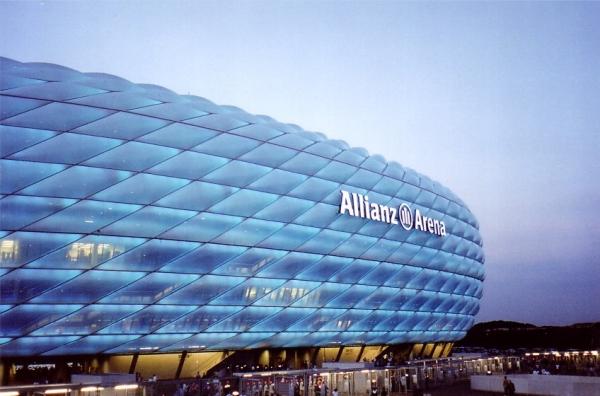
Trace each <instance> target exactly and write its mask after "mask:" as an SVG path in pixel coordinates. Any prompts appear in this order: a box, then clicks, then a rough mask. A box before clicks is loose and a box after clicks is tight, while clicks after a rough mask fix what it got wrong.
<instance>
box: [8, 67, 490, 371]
mask: <svg viewBox="0 0 600 396" xmlns="http://www.w3.org/2000/svg"><path fill="white" fill-rule="evenodd" d="M0 62H1V63H0V70H1V73H2V74H1V77H0V90H1V91H0V112H1V114H0V117H1V121H0V142H1V144H0V151H1V156H2V159H1V160H0V161H1V162H0V176H1V177H0V182H1V191H0V194H1V195H0V198H1V199H0V229H1V230H2V231H0V237H1V239H0V265H1V269H0V285H1V288H0V293H1V295H0V297H1V301H0V356H1V357H2V360H3V364H4V365H5V366H6V365H10V364H13V363H17V362H32V361H34V360H35V361H38V362H41V361H44V362H45V361H57V359H58V360H61V359H62V361H66V360H69V359H71V360H72V359H80V361H82V362H85V363H84V364H89V365H94V364H95V365H96V367H97V368H99V369H100V370H103V371H123V372H142V373H144V374H148V373H151V372H159V373H160V374H161V375H162V376H163V377H180V376H186V375H187V376H193V375H194V373H196V372H198V371H202V372H206V371H208V370H210V369H213V368H214V367H217V366H218V365H219V364H223V363H224V362H234V361H235V359H236V356H237V358H238V359H240V357H243V361H255V362H257V364H259V363H260V364H263V363H265V362H266V364H272V363H273V362H284V363H285V364H286V366H288V367H301V366H302V365H303V364H304V363H305V362H311V363H312V362H316V363H319V362H322V361H326V360H327V361H329V360H334V361H348V362H357V361H363V360H372V359H376V358H378V357H379V356H381V355H382V354H384V353H388V354H390V353H394V354H395V356H402V357H404V358H408V357H418V356H421V357H439V356H446V355H448V353H449V352H450V349H451V346H452V343H453V342H454V341H457V340H460V339H461V338H462V337H464V335H465V334H466V331H467V330H468V329H469V328H470V327H471V326H472V325H473V321H474V316H475V314H476V313H477V312H478V309H479V300H480V298H481V296H482V283H483V280H484V267H483V263H484V253H483V249H482V240H481V236H480V233H479V230H478V223H477V220H476V219H475V217H474V216H473V214H472V213H471V212H470V211H469V209H468V208H467V206H466V205H465V204H464V202H463V201H462V200H461V199H460V198H458V197H457V196H456V195H455V194H453V193H452V192H451V191H450V190H449V189H448V188H446V187H444V186H442V185H440V184H439V183H437V182H435V181H432V180H431V179H430V178H428V177H427V176H424V175H422V174H419V173H417V172H415V171H414V170H412V169H409V168H406V167H404V166H402V165H400V164H399V163H397V162H394V161H388V160H386V159H385V158H383V157H382V156H380V155H370V154H369V153H368V152H367V150H366V149H363V148H353V147H350V146H349V145H348V144H347V143H346V142H344V141H341V140H330V139H328V138H327V137H326V136H325V135H323V134H322V133H318V132H309V131H305V130H303V129H301V128H300V127H298V126H296V125H291V124H284V123H280V122H277V121H275V120H273V119H272V118H270V117H267V116H262V115H252V114H248V113H246V112H244V111H243V110H241V109H239V108H236V107H232V106H221V105H216V104H214V103H212V102H211V101H209V100H207V99H204V98H202V97H198V96H191V95H178V94H176V93H174V92H172V91H170V90H168V89H166V88H162V87H159V86H155V85H147V84H134V83H131V82H129V81H127V80H125V79H122V78H119V77H116V76H112V75H107V74H102V73H81V72H78V71H75V70H72V69H69V68H66V67H63V66H58V65H53V64H46V63H21V62H18V61H14V60H10V59H6V58H1V60H0ZM65 359H66V360H65ZM164 367H169V369H168V370H170V371H168V372H163V371H164V370H167V369H166V368H164ZM161 370H163V371H161Z"/></svg>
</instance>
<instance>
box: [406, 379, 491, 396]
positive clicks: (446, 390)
mask: <svg viewBox="0 0 600 396" xmlns="http://www.w3.org/2000/svg"><path fill="white" fill-rule="evenodd" d="M423 393H424V394H431V396H497V395H498V396H501V395H502V393H496V392H482V391H475V390H471V383H470V382H469V381H464V382H459V383H456V384H454V385H448V386H444V387H443V388H435V389H429V390H423ZM409 396H412V395H411V393H409Z"/></svg>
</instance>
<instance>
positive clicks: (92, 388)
mask: <svg viewBox="0 0 600 396" xmlns="http://www.w3.org/2000/svg"><path fill="white" fill-rule="evenodd" d="M101 390H104V388H102V387H101V386H84V387H83V388H81V389H79V391H80V392H97V391H101Z"/></svg>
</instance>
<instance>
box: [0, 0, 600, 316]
mask: <svg viewBox="0 0 600 396" xmlns="http://www.w3.org/2000/svg"><path fill="white" fill-rule="evenodd" d="M0 37H2V39H1V40H0V56H5V57H8V58H12V59H15V60H18V61H22V62H49V63H57V64H60V65H64V66H68V67H71V68H73V69H76V70H79V71H83V72H105V73H110V74H115V75H117V76H120V77H124V78H126V79H129V80H131V81H133V82H135V83H152V84H157V85H162V86H165V87H167V88H169V89H171V90H173V91H175V92H177V93H180V94H188V93H189V94H194V95H198V96H203V97H206V98H208V99H210V100H212V101H213V102H215V103H218V104H228V105H234V106H238V107H241V108H243V109H244V110H246V111H248V112H250V113H257V114H267V115H269V116H272V117H273V118H275V119H277V120H278V121H281V122H286V123H294V124H298V125H300V126H301V127H303V128H304V129H306V130H309V131H319V132H323V133H325V134H326V135H327V136H328V137H330V138H333V139H343V140H346V141H347V142H349V144H350V145H351V146H358V147H365V148H366V149H367V150H368V151H369V152H370V153H371V154H382V155H384V156H385V157H386V158H387V159H388V160H396V161H398V162H400V163H401V164H403V165H405V166H408V167H411V168H413V169H415V170H417V171H418V172H421V173H424V174H426V175H428V176H430V177H431V178H432V179H434V180H437V181H439V182H441V183H443V184H444V185H446V186H447V187H449V188H450V189H451V190H453V191H454V192H455V193H456V194H457V195H459V196H460V197H461V198H463V200H464V201H465V202H466V203H467V205H468V206H469V207H470V209H471V210H472V211H473V213H474V214H475V216H476V217H477V218H478V220H479V222H480V229H481V233H482V236H483V239H484V249H485V252H486V280H485V283H484V297H483V300H482V304H481V311H480V313H479V314H478V316H477V321H479V322H481V321H488V320H496V319H503V320H517V321H523V322H530V323H534V324H538V325H550V324H552V325H555V324H558V325H560V324H571V323H575V322H591V321H600V154H599V151H600V2H587V3H583V2H582V3H578V2H563V3H558V2H498V3H493V2H473V3H454V2H443V3H436V2H426V3H420V2H419V3H418V2H392V1H375V2H372V1H369V2H366V1H365V2H354V1H299V2H287V1H278V2H276V1H245V2H241V3H238V2H223V1H210V2H204V1H198V2H196V1H179V2H164V1H150V2H145V1H144V2H142V1H107V2H100V1H95V2H83V1H81V2H74V1H73V2H66V1H65V2H39V1H36V2H34V1H28V2H16V1H15V2H10V1H1V2H0Z"/></svg>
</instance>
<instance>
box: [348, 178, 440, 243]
mask: <svg viewBox="0 0 600 396" xmlns="http://www.w3.org/2000/svg"><path fill="white" fill-rule="evenodd" d="M341 193H342V202H341V204H340V213H341V214H346V213H347V214H348V215H350V216H355V217H360V218H363V219H369V220H375V221H381V222H382V223H388V224H400V225H401V226H402V227H404V229H405V230H412V229H413V228H414V229H415V230H419V231H423V232H428V233H430V234H434V235H437V236H442V237H443V236H446V235H447V234H446V224H444V222H443V221H441V220H438V219H434V218H432V217H427V216H423V215H422V214H421V211H419V209H415V210H414V212H413V211H412V210H411V208H410V206H408V204H406V203H402V204H401V205H400V206H399V207H398V208H395V207H390V206H386V205H380V204H377V203H373V202H369V197H368V196H366V195H362V194H358V193H349V192H348V191H344V190H341Z"/></svg>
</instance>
